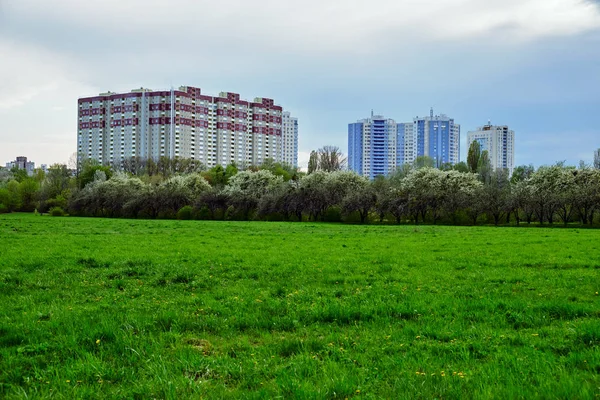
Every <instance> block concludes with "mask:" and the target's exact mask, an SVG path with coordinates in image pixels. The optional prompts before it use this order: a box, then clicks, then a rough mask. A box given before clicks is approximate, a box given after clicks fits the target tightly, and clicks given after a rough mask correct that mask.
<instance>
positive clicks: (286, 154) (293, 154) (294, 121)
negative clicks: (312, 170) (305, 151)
mask: <svg viewBox="0 0 600 400" xmlns="http://www.w3.org/2000/svg"><path fill="white" fill-rule="evenodd" d="M281 139H282V140H281V160H282V161H283V162H284V163H286V164H288V165H291V166H292V167H294V168H298V118H295V117H292V116H291V114H290V113H289V111H284V112H283V134H282V137H281Z"/></svg>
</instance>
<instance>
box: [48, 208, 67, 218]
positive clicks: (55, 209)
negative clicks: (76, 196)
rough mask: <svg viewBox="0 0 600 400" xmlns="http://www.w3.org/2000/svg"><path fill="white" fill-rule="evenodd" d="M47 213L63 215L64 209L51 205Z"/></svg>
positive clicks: (55, 215) (54, 215)
mask: <svg viewBox="0 0 600 400" xmlns="http://www.w3.org/2000/svg"><path fill="white" fill-rule="evenodd" d="M48 213H49V214H50V215H52V216H53V217H62V216H64V215H65V210H63V209H62V208H61V207H52V208H51V209H50V211H48Z"/></svg>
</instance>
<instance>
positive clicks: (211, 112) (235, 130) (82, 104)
mask: <svg viewBox="0 0 600 400" xmlns="http://www.w3.org/2000/svg"><path fill="white" fill-rule="evenodd" d="M77 107H78V129H77V154H78V160H79V161H82V160H84V159H93V160H96V161H98V162H100V163H103V164H118V163H120V162H121V161H123V160H126V159H130V158H132V157H139V158H141V159H154V160H158V159H159V158H160V157H169V158H177V157H179V158H190V159H194V160H199V161H201V162H202V163H203V164H204V165H206V166H208V167H213V166H215V165H222V166H225V165H227V164H231V163H236V164H237V165H239V166H248V165H259V164H261V163H262V162H263V160H265V159H266V158H272V159H273V160H275V161H276V162H283V161H284V160H285V161H286V162H288V161H293V163H292V164H293V165H297V157H298V155H297V148H296V149H295V154H289V152H290V149H291V147H290V146H285V145H284V144H286V143H289V142H290V141H294V140H295V141H296V143H297V134H298V131H297V129H296V130H295V131H294V130H284V129H283V118H284V111H283V108H282V107H281V106H278V105H275V102H274V101H273V100H272V99H267V98H255V99H254V101H252V102H251V101H246V100H242V99H240V95H239V94H237V93H229V92H222V93H220V94H219V96H216V97H214V96H207V95H204V94H202V92H201V90H200V89H199V88H195V87H191V86H182V87H180V88H179V90H175V89H171V90H167V91H153V90H150V89H145V88H141V89H135V90H132V91H131V92H130V93H112V92H108V93H101V94H100V95H98V96H95V97H85V98H80V99H79V100H78V102H77ZM285 117H287V118H289V113H286V115H285ZM294 134H295V135H296V137H295V138H284V137H283V136H284V135H294ZM291 151H293V149H292V150H291Z"/></svg>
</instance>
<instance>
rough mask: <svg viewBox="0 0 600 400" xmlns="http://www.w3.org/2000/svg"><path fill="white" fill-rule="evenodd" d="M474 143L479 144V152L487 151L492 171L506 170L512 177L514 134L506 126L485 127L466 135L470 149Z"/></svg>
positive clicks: (489, 125) (488, 125)
mask: <svg viewBox="0 0 600 400" xmlns="http://www.w3.org/2000/svg"><path fill="white" fill-rule="evenodd" d="M474 141H477V142H479V145H480V146H481V151H482V152H483V151H484V150H487V151H488V154H489V157H490V163H491V164H492V168H494V169H506V170H508V171H509V173H510V174H511V175H512V173H513V170H514V168H515V132H514V131H513V130H510V129H509V128H508V126H506V125H501V126H496V125H491V123H488V124H487V125H484V126H481V127H479V128H478V129H477V130H476V131H472V132H469V133H468V134H467V144H468V146H469V147H470V146H471V143H473V142H474Z"/></svg>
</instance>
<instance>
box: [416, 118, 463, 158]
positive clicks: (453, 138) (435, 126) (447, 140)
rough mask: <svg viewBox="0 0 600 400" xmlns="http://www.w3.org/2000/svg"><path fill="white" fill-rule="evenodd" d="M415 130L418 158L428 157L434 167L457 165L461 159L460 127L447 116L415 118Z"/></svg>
mask: <svg viewBox="0 0 600 400" xmlns="http://www.w3.org/2000/svg"><path fill="white" fill-rule="evenodd" d="M413 130H414V132H415V133H416V139H417V146H416V156H417V157H419V156H428V157H431V158H432V159H433V162H434V165H435V166H436V167H440V166H441V165H443V164H446V163H449V164H453V165H454V164H457V163H458V162H459V157H460V125H459V124H456V123H455V122H454V119H453V118H450V117H448V116H447V115H444V114H441V115H434V114H433V109H431V112H430V115H429V117H424V118H419V117H417V118H415V119H414V120H413Z"/></svg>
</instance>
